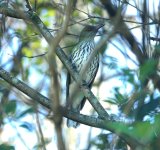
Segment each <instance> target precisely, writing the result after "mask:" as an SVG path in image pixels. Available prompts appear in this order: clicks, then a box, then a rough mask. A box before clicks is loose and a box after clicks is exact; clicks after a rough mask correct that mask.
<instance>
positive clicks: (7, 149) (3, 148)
mask: <svg viewBox="0 0 160 150" xmlns="http://www.w3.org/2000/svg"><path fill="white" fill-rule="evenodd" d="M0 150H15V148H14V146H11V145H9V144H6V143H5V144H1V145H0Z"/></svg>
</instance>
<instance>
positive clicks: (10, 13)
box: [0, 6, 109, 119]
mask: <svg viewBox="0 0 160 150" xmlns="http://www.w3.org/2000/svg"><path fill="white" fill-rule="evenodd" d="M3 10H5V11H2V7H1V6H0V13H5V14H6V15H7V16H11V17H14V14H16V15H15V16H16V18H19V19H24V18H25V20H30V21H31V22H32V23H33V24H34V25H35V27H36V28H37V29H38V31H39V32H40V33H41V34H42V35H43V37H44V38H45V39H46V41H47V42H48V44H49V45H52V39H53V36H52V34H51V33H50V32H49V30H48V29H47V27H46V26H45V25H44V24H43V22H42V21H41V20H40V18H39V17H38V15H37V14H36V13H35V12H33V11H28V12H19V11H18V12H17V11H15V10H13V11H12V9H9V8H4V7H3ZM17 14H21V15H17ZM21 17H22V18H21ZM56 54H57V56H58V57H59V59H60V60H61V61H62V63H63V64H64V65H65V67H66V68H67V70H68V71H69V72H70V74H71V75H72V77H73V79H74V80H75V81H76V82H77V83H78V84H79V85H80V86H81V87H82V90H83V92H84V95H85V96H86V97H87V99H88V100H89V102H90V103H91V105H92V106H93V108H94V109H95V110H96V112H97V113H98V115H99V116H100V117H101V118H106V119H108V117H109V115H108V113H107V112H106V111H105V109H104V108H103V107H102V105H101V104H100V103H99V101H98V100H97V98H96V97H95V96H94V94H93V93H92V92H91V90H90V89H89V88H88V87H87V86H86V85H87V84H85V83H84V85H81V80H80V77H79V74H78V72H75V71H74V69H73V67H72V65H71V62H70V61H69V59H68V57H67V56H66V54H65V53H64V52H63V50H62V49H61V48H60V47H59V46H57V48H56Z"/></svg>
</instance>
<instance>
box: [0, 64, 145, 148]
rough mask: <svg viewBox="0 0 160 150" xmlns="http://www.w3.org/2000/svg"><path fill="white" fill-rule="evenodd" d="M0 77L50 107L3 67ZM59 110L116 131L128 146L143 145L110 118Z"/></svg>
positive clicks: (90, 124) (86, 122)
mask: <svg viewBox="0 0 160 150" xmlns="http://www.w3.org/2000/svg"><path fill="white" fill-rule="evenodd" d="M0 77H1V78H2V79H4V80H5V81H6V82H8V83H9V84H11V85H12V86H14V87H16V88H17V89H18V90H20V91H21V92H23V93H24V94H26V95H27V96H29V97H30V98H32V99H33V100H36V101H37V102H38V103H40V104H41V105H42V106H44V107H46V108H48V109H51V104H50V103H51V100H50V99H48V98H47V97H45V96H43V95H42V94H40V93H39V92H37V91H36V90H34V89H32V88H31V87H29V86H28V85H27V84H25V83H23V82H22V81H20V80H18V79H17V78H15V77H13V76H12V75H10V73H8V72H7V71H5V70H4V69H3V68H1V67H0ZM61 112H62V114H63V116H64V117H66V118H69V119H72V120H74V121H78V122H80V123H83V124H85V125H88V126H92V127H96V128H101V129H105V130H109V131H111V132H113V133H116V134H117V135H119V136H120V137H122V138H123V139H124V140H125V141H126V142H127V143H128V144H129V145H130V146H133V145H134V146H135V145H143V144H142V143H140V142H139V141H138V140H136V139H133V137H131V136H129V135H128V134H126V133H125V132H124V133H122V131H121V132H120V131H118V129H116V128H114V127H112V123H113V121H112V120H107V121H106V120H102V119H99V118H95V117H91V116H86V115H82V114H77V113H75V112H71V111H69V110H67V109H66V108H64V107H61Z"/></svg>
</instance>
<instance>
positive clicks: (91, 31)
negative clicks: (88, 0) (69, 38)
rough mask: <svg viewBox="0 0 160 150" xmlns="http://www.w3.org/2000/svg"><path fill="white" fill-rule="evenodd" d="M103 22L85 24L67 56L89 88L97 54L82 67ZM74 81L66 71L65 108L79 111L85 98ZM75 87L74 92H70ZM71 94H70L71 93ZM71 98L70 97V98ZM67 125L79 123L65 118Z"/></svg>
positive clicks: (73, 125) (97, 59)
mask: <svg viewBox="0 0 160 150" xmlns="http://www.w3.org/2000/svg"><path fill="white" fill-rule="evenodd" d="M103 26H104V24H99V25H97V26H93V25H86V26H85V27H84V28H83V29H82V31H81V32H80V36H79V41H78V44H77V45H76V46H75V47H74V48H73V52H72V53H71V54H70V56H69V60H70V62H71V64H72V66H73V68H74V69H76V71H77V72H78V73H79V75H80V76H81V80H82V81H85V83H87V86H88V87H89V88H91V87H92V83H93V81H94V79H95V76H96V74H97V71H98V68H99V54H98V52H97V54H96V55H95V56H94V58H93V59H92V60H91V62H90V64H89V65H88V68H86V69H85V71H84V72H83V71H82V70H83V69H82V68H83V67H84V66H85V65H86V63H88V58H89V56H90V55H91V53H92V52H93V51H94V49H95V42H94V38H95V36H96V34H97V32H98V30H99V29H100V28H101V27H103ZM76 84H77V83H76V82H75V81H74V79H73V78H72V77H71V75H70V73H69V72H67V80H66V101H67V104H66V105H67V108H68V109H69V110H71V111H73V112H76V113H80V110H81V109H82V108H83V106H84V104H85V101H86V98H85V96H84V94H83V92H82V91H81V88H80V87H78V86H76ZM75 87H77V89H76V91H75V93H72V92H71V91H73V90H74V89H75ZM71 94H72V95H71ZM71 98H72V99H71ZM67 126H68V127H73V128H77V127H78V126H79V123H78V122H76V121H73V120H70V119H67Z"/></svg>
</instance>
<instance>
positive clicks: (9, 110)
mask: <svg viewBox="0 0 160 150" xmlns="http://www.w3.org/2000/svg"><path fill="white" fill-rule="evenodd" d="M16 107H17V102H16V100H11V101H8V103H7V104H5V107H4V110H5V113H6V114H7V115H13V114H14V113H15V111H16Z"/></svg>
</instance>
